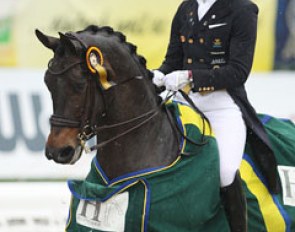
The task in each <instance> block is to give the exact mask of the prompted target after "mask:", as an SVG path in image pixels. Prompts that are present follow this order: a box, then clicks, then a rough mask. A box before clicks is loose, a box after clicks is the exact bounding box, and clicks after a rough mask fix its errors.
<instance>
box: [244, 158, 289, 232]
mask: <svg viewBox="0 0 295 232" xmlns="http://www.w3.org/2000/svg"><path fill="white" fill-rule="evenodd" d="M240 172H241V177H242V179H243V180H244V181H245V183H246V184H247V187H248V189H249V191H250V192H251V193H252V194H253V195H255V197H256V198H257V201H258V205H259V208H260V210H261V214H262V216H263V219H264V222H265V226H266V228H267V231H268V232H285V231H286V224H285V220H284V218H283V216H282V214H281V212H280V210H279V209H278V207H277V205H276V204H275V202H274V200H273V198H272V196H271V194H270V193H269V191H268V189H267V188H266V186H265V185H264V184H263V183H262V182H261V180H260V179H259V177H258V176H257V175H256V173H255V172H254V170H253V168H252V166H251V165H250V164H249V163H248V162H247V161H246V160H243V161H242V164H241V167H240Z"/></svg>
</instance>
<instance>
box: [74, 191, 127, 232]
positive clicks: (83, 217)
mask: <svg viewBox="0 0 295 232" xmlns="http://www.w3.org/2000/svg"><path fill="white" fill-rule="evenodd" d="M128 202H129V193H128V192H124V193H121V194H118V195H115V196H114V197H112V198H110V199H109V200H107V201H106V202H103V203H101V202H98V201H85V200H80V203H79V206H78V209H77V213H76V221H77V223H78V224H80V225H83V226H86V227H89V228H92V229H97V230H102V231H114V232H123V231H124V229H125V216H126V213H127V209H128Z"/></svg>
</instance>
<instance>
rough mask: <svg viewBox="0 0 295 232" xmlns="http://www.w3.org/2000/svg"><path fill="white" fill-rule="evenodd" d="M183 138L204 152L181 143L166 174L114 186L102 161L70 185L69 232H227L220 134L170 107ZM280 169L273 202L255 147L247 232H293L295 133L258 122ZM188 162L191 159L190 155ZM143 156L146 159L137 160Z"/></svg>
mask: <svg viewBox="0 0 295 232" xmlns="http://www.w3.org/2000/svg"><path fill="white" fill-rule="evenodd" d="M167 107H168V108H170V109H171V110H173V111H174V112H175V115H176V119H175V120H176V121H177V122H178V125H179V126H180V127H181V128H182V131H183V133H184V134H185V135H186V136H188V137H189V138H191V139H193V140H194V141H196V142H200V139H201V137H202V135H201V133H202V132H203V129H204V131H205V139H207V140H208V143H207V144H206V145H205V146H201V147H197V146H194V145H191V144H189V143H186V141H185V140H184V141H182V145H181V148H180V149H181V154H180V155H179V156H178V158H177V159H176V160H175V161H174V162H173V163H172V164H171V165H169V166H167V167H156V168H152V169H148V170H142V171H139V172H136V173H129V174H128V175H124V176H121V177H118V178H116V179H112V180H110V179H109V178H108V177H107V176H106V174H105V173H104V171H103V169H102V168H101V166H100V164H99V163H98V161H97V159H96V157H95V158H94V159H93V161H92V164H91V170H90V172H89V174H88V176H87V178H86V179H85V180H84V181H80V180H69V181H68V185H69V188H70V190H71V193H72V201H71V206H70V214H69V219H68V223H67V227H66V231H67V232H97V231H116V232H123V231H126V232H229V231H230V230H229V227H228V223H227V220H226V217H225V214H224V210H223V207H222V206H221V203H220V198H219V189H220V188H219V186H220V180H219V158H218V151H217V144H216V140H215V138H214V134H212V133H211V131H210V130H209V126H208V125H207V124H205V126H204V124H203V120H202V118H201V117H200V116H199V115H197V114H196V113H195V112H194V111H193V110H192V109H191V108H190V107H188V106H186V105H184V104H180V103H176V102H170V103H169V104H168V105H167ZM259 117H260V119H261V121H262V122H263V124H264V125H265V128H266V131H267V133H268V134H269V137H270V139H271V142H272V145H273V149H274V151H275V155H276V158H277V161H278V176H279V177H280V180H281V183H282V193H281V194H279V195H272V194H271V193H270V192H269V191H268V188H267V186H266V184H265V183H266V182H265V179H264V177H263V176H262V175H261V173H260V171H259V170H258V168H257V166H256V164H255V161H254V160H255V159H254V157H253V154H252V152H251V147H250V145H249V144H247V146H246V150H245V155H244V159H243V161H242V164H241V168H240V172H241V176H242V179H243V185H244V190H245V193H246V197H247V206H248V231H249V232H264V231H267V232H292V231H295V207H294V206H295V167H294V166H295V126H294V124H293V123H292V122H290V121H287V120H280V119H276V118H273V117H270V116H268V115H259ZM184 154H185V155H184ZM139 155H140V154H139Z"/></svg>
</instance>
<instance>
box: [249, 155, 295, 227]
mask: <svg viewBox="0 0 295 232" xmlns="http://www.w3.org/2000/svg"><path fill="white" fill-rule="evenodd" d="M243 159H244V160H246V161H247V162H248V163H249V164H250V166H251V167H252V168H253V171H254V172H255V174H256V175H257V177H258V178H259V179H260V180H261V182H262V183H263V184H264V185H265V187H266V188H267V189H269V188H268V186H267V182H266V179H265V177H264V176H263V175H262V173H261V172H260V171H259V170H258V168H257V167H256V164H255V163H254V161H253V160H252V159H251V157H250V156H249V155H248V154H246V153H244V156H243ZM268 192H269V194H270V195H271V197H272V199H273V201H274V203H275V205H276V206H277V208H278V209H279V211H280V213H281V215H282V216H283V218H284V221H285V225H286V229H287V230H286V232H291V224H292V221H291V218H290V216H289V214H288V213H287V212H286V210H285V209H284V208H283V206H282V205H281V203H280V202H279V200H278V197H277V196H276V195H275V194H272V193H271V192H270V191H269V190H268Z"/></svg>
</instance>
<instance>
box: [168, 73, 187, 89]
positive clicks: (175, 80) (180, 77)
mask: <svg viewBox="0 0 295 232" xmlns="http://www.w3.org/2000/svg"><path fill="white" fill-rule="evenodd" d="M190 82H192V72H191V71H190V70H182V71H174V72H171V73H169V74H167V75H166V76H165V77H164V84H165V87H166V89H167V90H171V91H178V90H179V89H182V88H183V87H184V86H186V85H187V84H189V83H190Z"/></svg>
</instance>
